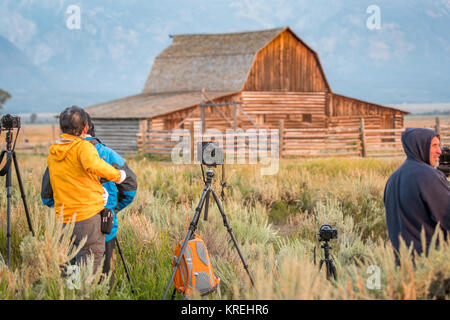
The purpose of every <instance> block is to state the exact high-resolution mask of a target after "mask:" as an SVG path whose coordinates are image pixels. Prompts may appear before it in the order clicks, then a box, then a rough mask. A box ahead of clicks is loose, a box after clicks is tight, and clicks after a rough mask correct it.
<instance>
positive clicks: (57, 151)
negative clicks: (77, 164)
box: [50, 134, 83, 161]
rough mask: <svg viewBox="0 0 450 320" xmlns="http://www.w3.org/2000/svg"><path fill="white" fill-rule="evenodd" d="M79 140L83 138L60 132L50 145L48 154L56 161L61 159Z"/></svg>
mask: <svg viewBox="0 0 450 320" xmlns="http://www.w3.org/2000/svg"><path fill="white" fill-rule="evenodd" d="M81 141H83V140H82V139H81V138H80V137H76V136H72V135H70V134H62V135H61V137H60V138H59V139H57V140H56V141H55V142H54V143H53V144H52V145H51V146H50V155H52V156H53V157H55V159H56V160H57V161H62V160H64V159H65V158H66V157H67V155H68V154H69V151H70V150H72V148H73V147H75V146H76V145H77V144H79V143H80V142H81Z"/></svg>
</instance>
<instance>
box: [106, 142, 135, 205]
mask: <svg viewBox="0 0 450 320" xmlns="http://www.w3.org/2000/svg"><path fill="white" fill-rule="evenodd" d="M110 156H111V158H110V163H111V165H112V166H113V167H115V168H116V169H118V170H124V171H125V173H126V178H125V181H124V182H122V183H121V184H116V187H117V200H118V203H117V212H119V211H120V210H122V209H124V208H126V207H127V206H128V205H129V204H130V203H131V202H132V201H133V200H134V197H135V196H136V191H137V178H136V174H135V173H134V172H133V171H132V170H131V169H130V167H128V165H127V163H126V162H125V160H124V159H123V158H122V157H121V156H120V155H119V154H118V153H117V152H115V151H114V150H112V152H111V153H110Z"/></svg>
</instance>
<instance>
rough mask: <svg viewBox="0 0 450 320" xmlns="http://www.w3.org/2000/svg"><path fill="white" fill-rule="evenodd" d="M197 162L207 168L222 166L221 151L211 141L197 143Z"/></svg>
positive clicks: (216, 144) (217, 145)
mask: <svg viewBox="0 0 450 320" xmlns="http://www.w3.org/2000/svg"><path fill="white" fill-rule="evenodd" d="M197 160H198V161H201V163H202V164H203V165H205V166H208V167H216V166H217V165H221V164H223V163H224V162H223V149H222V148H221V147H220V146H219V144H218V143H216V142H213V141H203V142H199V143H198V145H197Z"/></svg>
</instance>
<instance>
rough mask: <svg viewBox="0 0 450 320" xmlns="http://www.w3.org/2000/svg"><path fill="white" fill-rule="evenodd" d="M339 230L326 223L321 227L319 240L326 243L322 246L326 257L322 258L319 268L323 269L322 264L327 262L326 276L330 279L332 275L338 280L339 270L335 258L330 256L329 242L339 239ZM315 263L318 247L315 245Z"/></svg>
mask: <svg viewBox="0 0 450 320" xmlns="http://www.w3.org/2000/svg"><path fill="white" fill-rule="evenodd" d="M337 234H338V231H337V229H335V228H332V227H331V226H330V225H328V224H324V225H322V226H321V227H320V229H319V241H321V242H322V241H323V242H324V243H323V244H322V245H321V246H320V247H321V248H322V249H323V251H324V258H323V259H320V265H319V270H321V269H322V265H323V264H325V269H326V276H327V279H328V280H330V279H331V278H332V277H333V278H334V279H335V280H336V278H337V272H336V266H335V265H334V262H333V259H331V257H330V249H331V247H330V244H329V243H328V242H329V241H330V240H332V239H337ZM314 264H316V248H315V247H314Z"/></svg>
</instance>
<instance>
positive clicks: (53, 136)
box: [52, 124, 58, 141]
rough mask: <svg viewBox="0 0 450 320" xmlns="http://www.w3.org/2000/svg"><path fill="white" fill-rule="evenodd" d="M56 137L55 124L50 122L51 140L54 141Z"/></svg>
mask: <svg viewBox="0 0 450 320" xmlns="http://www.w3.org/2000/svg"><path fill="white" fill-rule="evenodd" d="M57 138H58V135H57V133H56V125H54V124H52V140H53V141H55V140H56V139H57Z"/></svg>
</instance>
